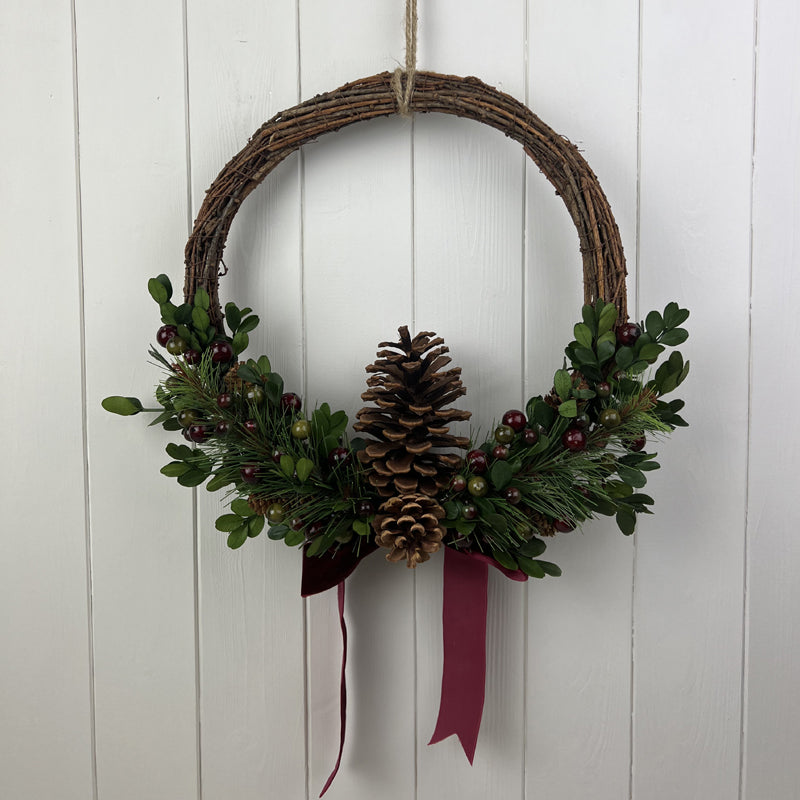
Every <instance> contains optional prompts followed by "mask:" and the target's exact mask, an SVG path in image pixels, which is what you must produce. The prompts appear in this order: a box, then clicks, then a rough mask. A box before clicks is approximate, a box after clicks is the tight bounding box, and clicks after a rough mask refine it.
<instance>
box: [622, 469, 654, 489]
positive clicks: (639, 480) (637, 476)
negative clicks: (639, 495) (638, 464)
mask: <svg viewBox="0 0 800 800" xmlns="http://www.w3.org/2000/svg"><path fill="white" fill-rule="evenodd" d="M617 475H619V477H620V478H621V479H622V480H623V481H625V483H627V484H628V486H632V487H633V488H634V489H641V488H642V486H644V485H645V484H646V483H647V478H646V477H645V476H644V475H643V474H642V473H641V472H639V470H638V469H633V467H626V466H624V465H622V464H617Z"/></svg>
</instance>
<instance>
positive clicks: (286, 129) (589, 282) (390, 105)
mask: <svg viewBox="0 0 800 800" xmlns="http://www.w3.org/2000/svg"><path fill="white" fill-rule="evenodd" d="M397 86H398V78H397V77H395V75H393V74H392V73H389V72H383V73H380V74H378V75H372V76H370V77H368V78H361V79H359V80H356V81H353V82H352V83H348V84H345V85H344V86H341V87H340V88H338V89H336V90H334V91H332V92H326V93H324V94H319V95H317V96H316V97H313V98H312V99H310V100H307V101H305V102H303V103H300V104H299V105H297V106H294V107H293V108H290V109H287V110H286V111H282V112H280V113H279V114H276V115H275V116H274V117H273V118H272V119H270V120H269V121H268V122H266V123H265V124H264V125H262V126H261V128H259V129H258V130H257V131H256V132H255V133H254V134H253V136H252V138H251V139H250V141H249V142H248V143H247V145H246V146H245V147H244V148H243V149H242V150H241V151H240V152H239V153H237V155H235V156H234V157H233V158H232V159H231V160H230V161H229V162H228V164H227V165H226V166H225V167H224V169H223V170H222V171H221V172H220V173H219V175H218V176H217V178H216V179H215V180H214V182H213V183H212V184H211V186H210V188H209V189H208V192H207V194H206V198H205V201H204V202H203V205H202V207H201V208H200V212H199V214H198V216H197V220H196V221H195V224H194V229H193V231H192V235H191V236H190V237H189V241H188V242H187V245H186V253H185V255H186V280H185V284H184V294H185V297H186V301H187V302H191V301H192V300H193V299H194V296H195V292H196V291H197V288H198V287H203V288H204V289H205V290H206V291H207V292H208V294H209V295H210V297H211V307H210V309H209V315H210V318H211V321H212V323H213V324H214V325H215V326H216V327H217V329H218V330H219V331H220V332H223V315H222V309H221V307H220V303H219V276H220V265H221V263H222V255H223V251H224V248H225V241H226V239H227V236H228V232H229V231H230V227H231V224H232V223H233V219H234V217H235V215H236V213H237V211H238V210H239V208H240V206H241V204H242V203H243V202H244V200H245V198H246V197H247V196H248V195H249V194H250V193H251V192H252V191H253V190H254V189H255V188H256V187H257V186H258V185H259V184H260V183H261V182H262V181H263V180H264V179H265V178H266V177H267V175H269V174H270V172H272V170H273V169H275V167H277V166H278V164H280V163H281V162H282V161H283V160H284V159H285V158H286V157H287V156H289V155H290V154H291V153H293V152H294V151H295V150H298V149H299V148H301V147H302V146H303V145H305V144H308V143H309V142H313V141H314V140H316V139H318V138H319V137H320V136H322V135H324V134H326V133H330V132H331V131H337V130H339V129H341V128H344V127H346V126H348V125H352V124H354V123H356V122H362V121H366V120H370V119H377V118H379V117H389V116H392V115H395V114H398V113H403V111H404V108H405V106H406V105H407V109H408V112H410V113H413V112H417V113H420V114H428V113H434V112H438V113H440V114H452V115H454V116H458V117H464V118H465V119H471V120H475V121H476V122H480V123H482V124H484V125H489V126H490V127H493V128H496V129H497V130H499V131H502V132H503V133H504V134H505V135H506V136H508V137H510V138H511V139H514V140H515V141H517V142H520V144H522V146H523V149H524V151H525V153H526V154H527V155H528V156H529V157H530V158H531V159H532V160H533V161H534V162H535V163H536V164H537V166H538V167H539V169H540V170H541V171H542V173H544V175H545V177H546V178H547V179H548V180H549V181H550V183H552V184H553V186H554V187H555V189H556V194H558V195H559V196H560V197H561V199H562V200H563V201H564V205H566V207H567V210H568V211H569V214H570V216H571V217H572V221H573V223H574V225H575V228H576V229H577V231H578V239H579V242H580V251H581V255H582V258H583V294H584V302H585V303H592V302H594V301H595V300H596V299H598V298H602V299H603V300H605V301H606V302H611V303H614V304H615V305H616V307H617V309H618V310H619V319H620V321H624V320H626V319H627V317H628V313H627V299H626V288H625V275H626V270H625V256H624V254H623V249H622V241H621V239H620V234H619V229H618V228H617V224H616V222H615V220H614V216H613V214H612V213H611V208H610V207H609V203H608V200H607V199H606V196H605V194H604V193H603V190H602V188H601V187H600V184H599V182H598V180H597V178H596V176H595V174H594V172H592V170H591V168H590V167H589V165H588V164H587V163H586V161H585V159H584V158H583V156H582V155H581V154H580V153H579V152H578V149H577V148H576V147H575V146H574V145H573V144H572V143H571V142H569V141H568V140H566V139H565V138H564V137H563V136H560V135H559V134H558V133H556V132H555V131H554V130H553V129H552V128H550V127H549V126H548V125H546V124H545V123H544V122H542V120H540V119H539V118H538V117H537V116H536V115H535V114H534V113H533V112H532V111H531V110H530V109H528V108H527V107H526V106H525V105H523V104H522V103H520V102H519V101H518V100H515V99H514V98H513V97H510V96H509V95H507V94H504V93H503V92H500V91H498V90H497V89H494V88H492V87H491V86H488V85H487V84H485V83H483V82H482V81H480V80H478V79H477V78H473V77H467V78H462V77H457V76H453V75H440V74H437V73H433V72H424V71H423V72H416V71H413V73H412V74H411V75H409V74H408V72H407V73H406V76H405V82H404V86H403V93H402V98H403V100H402V102H401V103H398V92H397ZM406 97H407V103H406V99H405V98H406Z"/></svg>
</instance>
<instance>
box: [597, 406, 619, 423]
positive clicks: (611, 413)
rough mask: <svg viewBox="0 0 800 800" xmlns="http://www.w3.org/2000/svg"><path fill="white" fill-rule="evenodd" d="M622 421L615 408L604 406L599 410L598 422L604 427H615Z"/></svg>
mask: <svg viewBox="0 0 800 800" xmlns="http://www.w3.org/2000/svg"><path fill="white" fill-rule="evenodd" d="M621 422H622V416H621V415H620V413H619V411H617V409H616V408H604V409H603V410H602V411H601V412H600V424H601V425H602V426H603V427H604V428H616V427H617V426H618V425H619V424H620V423H621Z"/></svg>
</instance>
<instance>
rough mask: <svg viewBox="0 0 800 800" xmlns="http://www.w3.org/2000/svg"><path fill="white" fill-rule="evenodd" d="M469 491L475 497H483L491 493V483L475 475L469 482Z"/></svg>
mask: <svg viewBox="0 0 800 800" xmlns="http://www.w3.org/2000/svg"><path fill="white" fill-rule="evenodd" d="M467 491H468V492H469V493H470V494H471V495H472V496H473V497H483V496H484V495H485V494H486V493H487V492H488V491H489V483H488V481H487V480H486V478H482V477H481V476H480V475H473V477H471V478H470V479H469V481H468V482H467Z"/></svg>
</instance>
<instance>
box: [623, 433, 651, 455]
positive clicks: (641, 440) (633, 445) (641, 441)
mask: <svg viewBox="0 0 800 800" xmlns="http://www.w3.org/2000/svg"><path fill="white" fill-rule="evenodd" d="M646 444H647V439H646V438H645V437H644V436H639V437H638V438H636V439H633V440H632V441H630V442H628V450H633V452H634V453H638V452H639V451H640V450H643V449H644V446H645V445H646Z"/></svg>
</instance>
